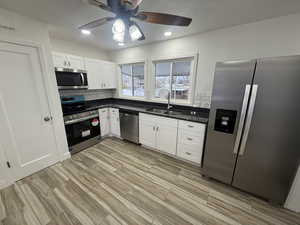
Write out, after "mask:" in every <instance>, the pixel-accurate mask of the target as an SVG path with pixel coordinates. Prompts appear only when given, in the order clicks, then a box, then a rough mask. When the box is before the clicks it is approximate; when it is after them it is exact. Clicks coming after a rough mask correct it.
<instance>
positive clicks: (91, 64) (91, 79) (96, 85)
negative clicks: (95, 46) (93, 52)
mask: <svg viewBox="0 0 300 225" xmlns="http://www.w3.org/2000/svg"><path fill="white" fill-rule="evenodd" d="M85 66H86V70H87V73H88V74H87V77H88V85H89V89H90V90H97V89H102V87H103V83H104V82H103V77H102V76H101V63H100V60H96V59H87V58H86V59H85Z"/></svg>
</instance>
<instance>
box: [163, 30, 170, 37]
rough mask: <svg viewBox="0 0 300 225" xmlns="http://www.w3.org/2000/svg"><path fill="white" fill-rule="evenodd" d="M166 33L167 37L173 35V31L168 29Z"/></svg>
mask: <svg viewBox="0 0 300 225" xmlns="http://www.w3.org/2000/svg"><path fill="white" fill-rule="evenodd" d="M164 35H165V36H166V37H170V36H171V35H172V32H171V31H167V32H165V33H164Z"/></svg>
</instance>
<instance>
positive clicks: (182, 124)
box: [178, 120, 206, 134]
mask: <svg viewBox="0 0 300 225" xmlns="http://www.w3.org/2000/svg"><path fill="white" fill-rule="evenodd" d="M178 126H179V129H184V130H187V131H189V132H194V133H198V134H200V133H204V132H205V127H206V125H205V124H202V123H195V122H189V121H183V120H179V125H178Z"/></svg>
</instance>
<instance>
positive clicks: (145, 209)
mask: <svg viewBox="0 0 300 225" xmlns="http://www.w3.org/2000/svg"><path fill="white" fill-rule="evenodd" d="M170 141H171V140H170ZM0 193H1V195H0V224H1V225H4V224H5V225H14V224H16V225H38V224H39V225H40V224H42V225H69V224H70V225H71V224H74V225H75V224H76V225H98V224H99V225H101V224H103V225H121V224H122V225H125V224H128V225H135V224H136V225H144V224H145V225H150V224H155V225H185V224H209V225H226V224H236V225H238V224H245V225H254V224H255V225H258V224H259V225H260V224H261V225H267V224H275V225H287V224H289V225H296V224H300V215H299V214H296V213H293V212H290V211H288V210H284V209H281V208H275V207H272V206H270V205H269V204H268V203H266V202H263V201H261V200H258V199H256V198H254V197H252V196H249V195H247V194H244V193H240V192H238V191H236V190H233V189H231V188H229V187H227V186H224V185H222V184H219V183H217V182H214V181H211V180H206V179H204V178H202V177H201V176H200V174H199V169H198V168H197V167H194V166H191V165H189V164H187V163H183V162H181V161H179V160H176V159H173V158H170V157H168V156H165V155H162V154H160V153H157V152H153V151H150V150H146V149H144V148H142V147H140V146H137V145H134V144H131V143H126V142H123V141H120V140H117V139H106V140H104V141H102V142H101V143H100V144H98V145H97V146H94V147H92V148H89V149H87V150H85V151H82V152H80V153H78V154H76V155H74V156H73V157H72V158H71V159H68V160H66V161H64V162H63V163H59V164H57V165H54V166H52V167H50V168H48V169H45V170H43V171H41V172H38V173H36V174H34V175H32V176H30V177H27V178H25V179H23V180H21V181H19V182H17V183H16V184H15V185H12V186H10V187H8V188H6V189H4V190H2V191H1V192H0Z"/></svg>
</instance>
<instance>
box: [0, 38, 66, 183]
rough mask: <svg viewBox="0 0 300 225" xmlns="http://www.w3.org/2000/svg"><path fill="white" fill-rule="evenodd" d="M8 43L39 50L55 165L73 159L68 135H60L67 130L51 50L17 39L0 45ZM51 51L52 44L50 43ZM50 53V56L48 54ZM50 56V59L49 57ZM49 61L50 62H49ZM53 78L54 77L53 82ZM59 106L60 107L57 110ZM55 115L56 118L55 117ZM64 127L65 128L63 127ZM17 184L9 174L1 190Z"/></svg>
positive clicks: (9, 39)
mask: <svg viewBox="0 0 300 225" xmlns="http://www.w3.org/2000/svg"><path fill="white" fill-rule="evenodd" d="M1 42H2V43H8V44H12V45H20V46H25V47H32V48H35V49H36V50H37V54H38V57H39V64H40V68H41V79H42V82H43V86H44V88H45V96H46V99H47V105H48V108H49V114H50V116H51V117H52V118H53V120H52V121H51V123H52V132H53V135H54V141H55V149H54V151H55V153H54V154H55V155H56V156H57V157H56V159H55V163H57V162H59V161H64V160H66V159H68V158H70V157H71V154H70V152H69V149H68V144H67V139H66V135H64V137H62V135H59V133H61V132H63V133H64V134H65V130H64V129H63V130H62V127H61V124H63V114H62V109H61V105H60V97H59V93H58V90H57V87H56V85H55V84H56V83H55V74H54V71H53V72H51V70H50V67H51V66H53V62H52V61H51V54H50V50H49V51H47V50H46V49H47V48H46V46H45V44H42V43H38V42H32V41H27V40H20V39H16V38H6V37H1V38H0V43H1ZM49 49H50V42H49ZM47 52H49V54H47ZM47 55H48V57H47ZM47 59H48V60H47ZM51 76H52V77H53V78H52V80H51ZM57 106H59V107H58V108H57ZM54 115H55V116H54ZM63 127H64V126H63ZM0 151H1V152H2V154H3V155H5V157H7V156H6V154H5V151H4V149H2V148H0ZM6 159H7V158H6ZM14 182H15V179H14V174H13V173H10V174H8V182H7V183H6V184H2V185H1V186H0V189H2V188H4V187H7V186H9V185H11V184H13V183H14Z"/></svg>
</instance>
